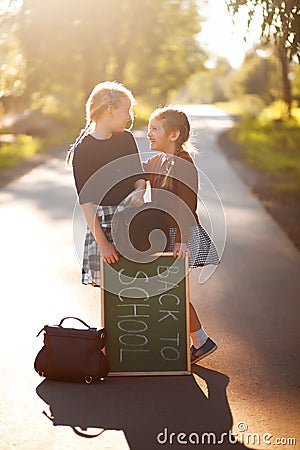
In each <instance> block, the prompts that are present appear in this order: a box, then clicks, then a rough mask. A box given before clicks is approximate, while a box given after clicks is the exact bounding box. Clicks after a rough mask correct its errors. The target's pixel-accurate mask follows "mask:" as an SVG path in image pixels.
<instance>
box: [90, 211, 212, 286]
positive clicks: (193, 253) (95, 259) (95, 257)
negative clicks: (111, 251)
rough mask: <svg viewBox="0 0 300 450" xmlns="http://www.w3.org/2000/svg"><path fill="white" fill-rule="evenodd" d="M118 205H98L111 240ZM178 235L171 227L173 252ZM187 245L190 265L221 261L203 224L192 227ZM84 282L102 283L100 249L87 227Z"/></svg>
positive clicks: (204, 264) (169, 249)
mask: <svg viewBox="0 0 300 450" xmlns="http://www.w3.org/2000/svg"><path fill="white" fill-rule="evenodd" d="M117 209H118V206H98V207H97V217H98V220H99V223H100V226H101V228H102V230H103V232H104V234H105V236H106V239H107V240H108V241H110V242H113V240H112V232H111V227H112V220H113V216H114V214H115V212H116V211H117ZM175 237H176V229H175V228H170V229H169V242H170V245H169V248H168V251H169V252H172V251H173V249H174V244H175ZM187 247H188V249H189V251H190V257H189V266H190V267H191V268H195V267H202V266H206V265H208V264H214V265H217V264H219V262H220V259H219V255H218V252H217V249H216V247H215V245H214V243H213V241H212V240H211V238H210V236H209V234H208V233H207V232H206V230H205V229H204V228H203V227H202V226H201V225H195V226H193V227H191V232H190V237H189V239H188V242H187ZM82 283H83V284H91V285H93V286H98V287H99V286H100V285H101V278H100V250H99V246H98V244H97V242H96V241H95V238H94V236H93V234H92V232H91V230H90V229H89V227H87V230H86V235H85V241H84V249H83V262H82Z"/></svg>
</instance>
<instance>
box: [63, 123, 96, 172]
mask: <svg viewBox="0 0 300 450" xmlns="http://www.w3.org/2000/svg"><path fill="white" fill-rule="evenodd" d="M91 125H92V123H91V121H89V122H88V123H87V124H86V126H85V127H84V128H82V130H81V131H80V133H79V135H78V137H77V138H76V140H75V142H74V143H73V144H72V145H71V146H70V148H69V150H68V153H67V156H66V159H65V168H66V169H67V170H71V169H72V167H73V158H74V152H75V149H76V147H77V145H79V144H80V142H81V141H82V140H83V138H85V136H86V135H87V134H88V133H89V131H90V128H91Z"/></svg>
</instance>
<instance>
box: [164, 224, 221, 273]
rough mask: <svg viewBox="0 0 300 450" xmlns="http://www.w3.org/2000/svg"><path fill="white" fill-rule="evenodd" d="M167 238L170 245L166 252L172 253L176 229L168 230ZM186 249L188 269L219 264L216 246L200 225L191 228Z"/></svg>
mask: <svg viewBox="0 0 300 450" xmlns="http://www.w3.org/2000/svg"><path fill="white" fill-rule="evenodd" d="M169 237H170V245H169V249H168V250H169V251H170V252H172V251H173V249H174V244H175V238H176V228H170V229H169ZM187 247H188V249H189V251H190V256H189V267H191V268H196V267H202V266H207V265H209V264H214V265H217V264H219V263H220V258H219V255H218V251H217V249H216V246H215V244H214V243H213V241H212V239H211V238H210V236H209V234H208V233H207V231H206V230H205V229H204V228H203V227H202V225H193V226H192V227H191V231H190V236H189V239H188V241H187Z"/></svg>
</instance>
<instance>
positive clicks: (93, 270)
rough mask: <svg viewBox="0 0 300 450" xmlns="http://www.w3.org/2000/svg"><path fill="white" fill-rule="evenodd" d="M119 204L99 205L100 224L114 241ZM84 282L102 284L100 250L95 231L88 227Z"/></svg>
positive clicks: (85, 245) (84, 249)
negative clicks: (113, 230)
mask: <svg viewBox="0 0 300 450" xmlns="http://www.w3.org/2000/svg"><path fill="white" fill-rule="evenodd" d="M117 208H118V207H117V206H97V217H98V220H99V224H100V226H101V228H102V230H103V233H104V234H105V237H106V239H107V240H108V241H110V242H112V236H111V224H112V220H113V216H114V213H115V212H116V210H117ZM82 283H83V284H91V285H93V286H96V287H99V286H101V278H100V250H99V246H98V244H97V242H96V241H95V238H94V236H93V233H92V232H91V230H90V229H89V227H87V229H86V234H85V241H84V248H83V261H82Z"/></svg>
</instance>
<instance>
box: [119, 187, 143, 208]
mask: <svg viewBox="0 0 300 450" xmlns="http://www.w3.org/2000/svg"><path fill="white" fill-rule="evenodd" d="M144 194H145V191H144V189H135V190H134V191H132V192H131V193H130V194H129V195H127V197H126V198H125V200H124V203H126V204H128V205H130V206H142V205H143V204H144Z"/></svg>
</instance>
